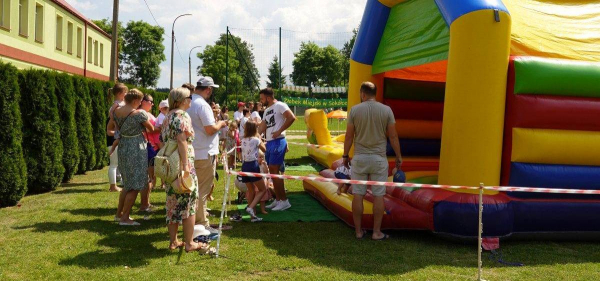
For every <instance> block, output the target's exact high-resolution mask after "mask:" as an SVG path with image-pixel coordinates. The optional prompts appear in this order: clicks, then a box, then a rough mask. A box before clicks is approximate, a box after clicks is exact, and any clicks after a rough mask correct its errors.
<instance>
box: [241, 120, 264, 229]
mask: <svg viewBox="0 0 600 281" xmlns="http://www.w3.org/2000/svg"><path fill="white" fill-rule="evenodd" d="M257 127H258V125H257V124H256V122H254V121H247V122H246V124H245V128H244V138H243V139H242V157H243V159H244V163H243V164H242V172H250V173H260V166H259V165H258V151H259V150H261V151H263V152H264V151H265V144H264V143H263V142H262V141H261V140H260V138H259V136H258V130H257ZM242 182H243V183H245V184H246V186H247V187H248V191H247V198H248V207H247V208H246V212H248V214H250V216H251V217H252V219H251V221H252V222H257V221H261V220H262V218H259V217H257V216H256V213H255V212H254V208H255V207H256V205H257V204H258V202H259V201H260V200H261V199H262V197H263V195H264V194H265V192H266V187H265V182H264V181H263V179H262V178H261V177H242ZM256 190H258V192H255V191H256Z"/></svg>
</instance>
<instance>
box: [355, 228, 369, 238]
mask: <svg viewBox="0 0 600 281" xmlns="http://www.w3.org/2000/svg"><path fill="white" fill-rule="evenodd" d="M365 235H367V231H366V230H364V229H363V230H362V236H361V237H356V239H358V240H362V239H363V238H365Z"/></svg>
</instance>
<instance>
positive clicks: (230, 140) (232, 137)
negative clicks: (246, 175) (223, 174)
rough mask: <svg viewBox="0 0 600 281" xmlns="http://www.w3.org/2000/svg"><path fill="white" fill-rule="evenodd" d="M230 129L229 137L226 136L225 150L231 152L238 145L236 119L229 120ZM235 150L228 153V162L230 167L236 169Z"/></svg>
mask: <svg viewBox="0 0 600 281" xmlns="http://www.w3.org/2000/svg"><path fill="white" fill-rule="evenodd" d="M228 127H229V131H227V137H226V138H225V152H229V151H230V150H232V149H233V148H235V146H236V145H237V139H238V128H237V124H236V123H235V121H229V126H228ZM234 153H235V152H231V153H230V154H228V155H227V164H228V165H229V168H231V169H235V164H236V163H235V156H234Z"/></svg>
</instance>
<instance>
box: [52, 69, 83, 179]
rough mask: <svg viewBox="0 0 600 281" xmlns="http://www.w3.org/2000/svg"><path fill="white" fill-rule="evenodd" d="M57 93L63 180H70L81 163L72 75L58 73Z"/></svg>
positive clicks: (56, 77)
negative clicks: (63, 171) (63, 170)
mask: <svg viewBox="0 0 600 281" xmlns="http://www.w3.org/2000/svg"><path fill="white" fill-rule="evenodd" d="M55 79H56V89H55V94H56V97H58V98H57V101H58V114H59V116H60V123H59V125H60V139H61V140H62V144H63V158H62V159H63V161H62V163H63V167H64V168H65V174H64V175H63V178H62V182H68V181H70V180H71V179H72V178H73V175H75V173H76V172H77V166H78V165H79V141H78V140H77V123H76V122H75V99H76V97H75V88H74V87H73V80H72V79H71V76H70V75H68V74H66V73H61V74H56V76H55Z"/></svg>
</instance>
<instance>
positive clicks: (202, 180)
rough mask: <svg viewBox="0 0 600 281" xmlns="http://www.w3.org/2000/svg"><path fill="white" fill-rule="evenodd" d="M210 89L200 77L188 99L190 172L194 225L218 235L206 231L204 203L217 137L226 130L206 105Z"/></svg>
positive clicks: (208, 79) (211, 177) (212, 173)
mask: <svg viewBox="0 0 600 281" xmlns="http://www.w3.org/2000/svg"><path fill="white" fill-rule="evenodd" d="M214 88H219V85H216V84H215V83H214V82H213V79H212V78H211V77H208V76H207V77H200V79H199V80H198V83H197V84H196V88H195V90H194V94H193V95H192V105H191V107H190V108H189V109H188V110H187V112H188V114H189V115H190V117H191V119H192V127H193V128H194V134H195V135H194V142H193V143H192V145H193V146H194V168H195V169H196V174H197V176H198V203H197V211H196V224H201V225H204V227H205V228H206V229H207V230H208V231H210V232H211V233H218V230H216V229H214V228H211V227H210V224H209V221H208V216H207V214H208V213H207V211H206V199H207V197H208V194H209V193H210V190H211V187H212V184H213V181H214V179H215V172H216V169H217V161H216V160H217V155H218V154H219V135H218V134H217V133H218V132H219V130H220V129H221V128H223V127H225V126H226V123H225V122H224V121H218V122H215V116H214V114H213V111H212V108H211V107H210V105H209V104H208V103H207V102H206V100H207V99H209V98H210V96H211V95H212V91H213V89H214Z"/></svg>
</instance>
